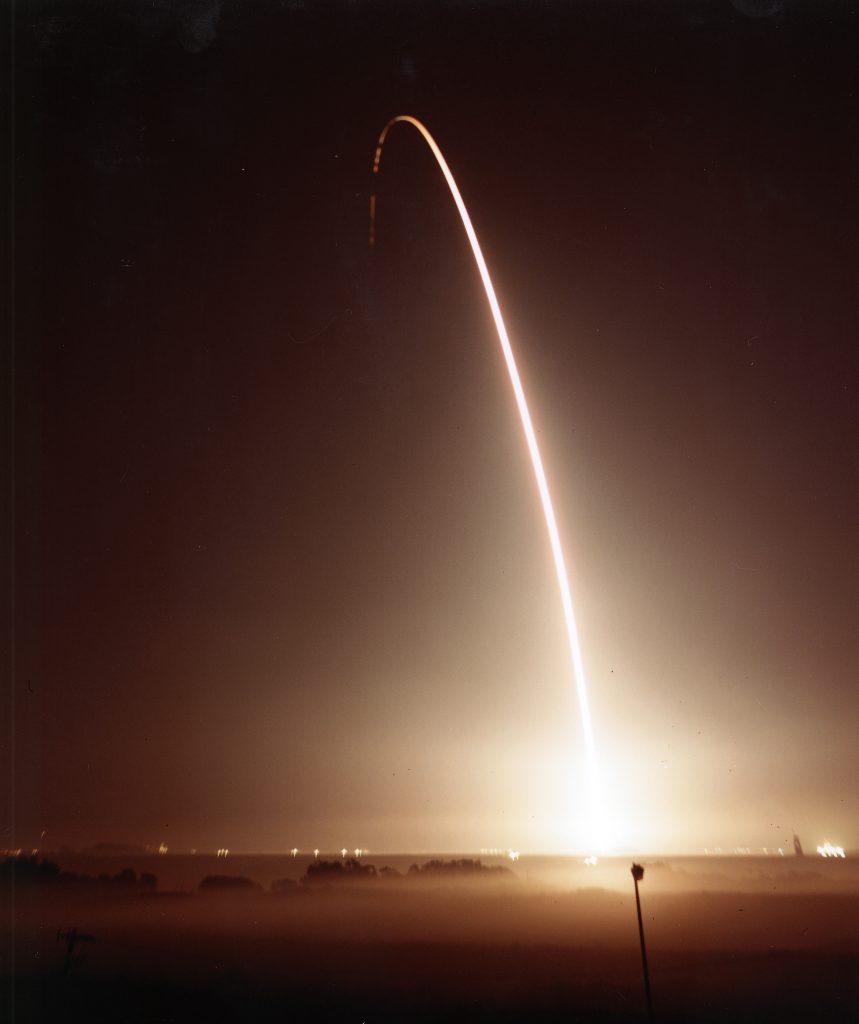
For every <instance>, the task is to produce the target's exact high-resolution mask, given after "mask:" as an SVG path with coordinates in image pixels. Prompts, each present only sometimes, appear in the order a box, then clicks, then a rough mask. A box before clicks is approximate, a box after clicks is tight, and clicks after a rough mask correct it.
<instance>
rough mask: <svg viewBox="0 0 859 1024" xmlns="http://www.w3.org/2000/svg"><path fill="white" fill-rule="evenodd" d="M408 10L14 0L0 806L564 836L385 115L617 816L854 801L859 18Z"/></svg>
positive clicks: (231, 833) (485, 458) (233, 842)
mask: <svg viewBox="0 0 859 1024" xmlns="http://www.w3.org/2000/svg"><path fill="white" fill-rule="evenodd" d="M397 11H398V9H397V8H393V7H392V8H386V7H382V6H379V5H373V4H365V3H352V4H348V5H347V4H342V5H340V4H311V3H307V4H302V3H300V2H294V3H293V2H286V3H282V4H250V3H244V4H239V3H233V4H230V3H224V4H223V6H221V5H220V4H219V3H218V2H217V0H198V2H196V3H193V2H189V3H187V4H171V3H168V2H166V0H159V2H156V3H154V4H151V3H136V2H131V3H126V4H110V3H83V2H75V3H71V4H68V3H62V4H60V3H31V4H26V5H23V4H20V5H18V11H17V15H16V22H17V24H16V68H17V72H16V87H17V132H16V163H15V168H16V224H17V228H16V240H17V250H16V264H15V266H16V299H17V332H16V337H15V353H16V361H15V403H16V432H15V452H16V472H15V485H14V495H15V509H16V524H17V532H16V536H15V546H16V554H17V557H16V564H15V573H16V575H15V595H16V603H15V619H14V628H15V639H16V655H15V657H16V675H15V679H14V683H13V688H14V698H15V699H14V740H15V754H14V756H15V779H16V797H17V804H16V811H15V814H16V832H15V834H14V835H13V836H12V841H13V842H14V843H15V844H16V845H23V846H27V847H29V846H35V845H42V846H48V847H52V848H56V847H57V846H59V845H61V844H69V845H72V846H85V845H87V844H90V843H94V842H99V841H117V842H119V841H122V842H132V843H140V844H143V843H151V844H156V845H157V844H158V843H159V842H165V843H167V844H169V845H170V846H171V847H172V848H173V849H186V848H192V847H194V848H200V849H203V848H215V847H219V846H229V847H231V848H234V849H245V850H275V849H288V848H289V847H291V846H293V845H298V846H300V847H303V848H312V847H313V846H319V847H321V848H323V849H332V848H339V847H340V846H341V845H344V844H345V845H347V846H349V847H352V846H358V845H360V846H365V847H370V848H371V849H373V848H375V849H377V850H382V849H385V850H395V849H409V850H420V849H436V850H439V849H446V850H471V849H478V848H480V847H484V846H513V847H516V848H521V849H523V850H525V849H530V850H560V849H565V848H576V849H581V848H585V847H586V846H587V841H588V839H587V836H586V835H584V834H583V829H582V826H581V821H582V817H581V815H582V808H583V803H582V800H583V775H582V773H583V763H584V762H583V753H582V741H581V731H580V725H579V720H578V712H577V708H576V704H575V700H574V695H573V691H572V686H571V682H570V676H569V670H568V667H567V661H566V648H565V637H564V632H563V622H562V618H561V612H560V606H559V603H558V598H557V591H556V586H555V581H554V577H553V571H552V566H551V560H550V556H549V549H548V545H547V542H546V539H545V533H544V528H543V524H542V520H541V516H540V510H539V504H538V501H537V495H536V490H535V488H534V486H533V483H532V477H531V472H530V467H529V465H528V462H527V456H526V452H525V449H524V445H523V443H522V440H521V437H520V433H519V427H518V424H517V421H516V417H515V408H514V406H513V402H512V398H511V396H510V393H509V385H508V383H507V380H506V376H505V371H504V367H503V362H502V360H501V356H500V352H499V350H498V346H497V341H496V340H495V337H494V334H493V332H492V328H491V322H490V320H489V317H488V314H487V311H486V308H485V305H484V303H483V299H482V293H481V291H480V284H479V279H478V278H477V275H476V272H475V271H474V269H473V267H472V265H471V260H470V254H469V251H468V249H467V246H466V243H465V240H464V237H463V235H462V232H461V229H460V227H459V225H458V221H457V218H456V214H455V211H454V210H453V207H452V204H451V202H450V199H449V196H448V194H447V191H446V189H445V186H444V183H443V181H442V179H441V176H440V174H439V172H438V170H437V168H436V166H435V164H434V161H433V160H432V157H431V154H430V153H429V151H428V150H427V149H426V147H425V146H424V144H423V143H422V142H421V140H420V138H419V137H418V135H417V133H415V132H414V131H412V130H411V129H408V128H403V127H399V128H397V129H396V130H395V131H394V132H393V133H392V135H391V136H390V138H389V142H388V144H387V147H386V151H385V161H384V164H383V170H382V174H381V179H380V182H379V185H380V191H379V224H378V232H379V233H378V244H377V249H376V251H375V254H374V256H373V258H372V259H371V257H370V253H369V251H368V249H367V243H366V232H367V198H368V193H369V185H370V182H369V168H370V162H371V160H372V155H373V148H374V145H375V140H376V137H377V135H378V133H379V131H380V130H381V128H382V126H383V125H384V123H385V122H386V121H387V120H388V118H389V117H391V116H392V115H394V114H398V113H410V114H414V115H416V116H418V117H420V118H422V119H423V120H424V121H425V122H426V124H427V125H428V126H429V128H430V130H431V131H432V132H433V133H434V134H435V136H436V138H437V140H438V142H439V144H440V145H441V147H442V149H443V150H444V152H445V154H446V156H447V159H448V161H449V163H450V165H451V168H452V170H453V172H454V174H455V175H456V176H457V178H458V181H459V185H460V188H461V190H462V192H463V195H464V198H465V201H466V203H467V204H468V205H469V208H470V210H471V214H472V217H473V219H474V222H475V226H476V228H477V231H478V233H479V234H480V236H481V241H482V243H483V246H484V250H485V253H486V257H487V260H488V263H489V266H490V270H491V272H492V273H493V275H494V278H495V283H496V287H497V290H498V293H499V297H500V300H501V303H502V307H503V309H504V311H505V315H506V316H507V319H508V326H509V328H510V332H511V336H512V340H513V344H514V346H515V348H516V351H517V354H518V358H519V362H520V367H521V371H522V374H523V378H524V382H525V386H526V389H527V390H528V393H529V398H530V401H531V404H532V409H533V413H534V418H535V421H536V425H537V427H538V431H539V436H540V442H541V445H542V447H543V452H544V457H545V460H546V464H547V471H548V474H549V479H550V483H551V486H552V488H553V493H554V497H555V502H556V506H557V511H558V517H559V525H560V529H561V533H562V537H563V542H564V545H565V548H566V550H567V554H568V559H569V563H570V571H571V580H572V586H573V596H574V600H575V601H576V606H577V614H578V617H579V624H580V629H581V634H582V643H583V648H584V653H585V662H586V665H587V669H588V673H589V677H590V689H591V698H592V703H593V714H594V725H595V731H596V739H597V744H598V751H599V757H600V763H601V768H602V774H603V787H604V792H605V798H606V808H607V815H608V817H609V818H610V819H611V821H612V822H613V830H614V841H615V842H616V843H618V844H619V845H623V846H627V847H634V848H638V849H643V850H653V851H657V850H658V851H688V852H699V851H701V850H703V849H704V848H705V847H710V848H713V847H716V846H720V847H722V848H724V849H726V850H727V849H732V848H734V847H738V846H739V847H746V846H748V847H761V846H766V847H769V848H773V847H777V846H779V845H780V844H783V843H784V842H785V841H786V840H788V839H789V838H790V835H791V834H792V831H793V830H794V829H797V830H798V831H799V832H800V834H801V835H802V836H803V838H804V840H805V842H806V845H816V844H817V843H819V842H822V841H823V840H824V838H828V839H830V840H831V841H832V842H840V843H842V844H844V845H851V844H852V845H854V846H855V845H857V844H859V824H858V823H859V797H857V787H856V782H857V778H859V753H858V752H857V751H859V747H857V744H856V726H857V717H858V716H857V713H859V688H857V685H856V684H857V673H856V665H857V653H859V651H857V635H859V631H857V629H856V611H857V598H858V597H859V593H857V591H859V566H857V536H856V528H855V524H856V521H857V518H856V517H857V501H856V498H857V476H856V471H857V457H856V452H857V445H856V442H857V432H856V383H857V378H856V370H857V346H856V338H857V323H858V322H859V316H857V313H859V308H857V307H858V306H859V303H857V295H859V290H857V283H859V282H857V227H859V217H857V213H859V210H857V205H859V200H857V175H859V147H857V141H859V140H857V117H856V114H857V111H856V96H857V84H859V83H857V72H856V62H855V47H854V46H853V45H852V39H853V38H855V35H854V33H855V29H856V21H857V17H859V15H857V14H856V13H855V11H854V9H853V7H852V5H849V4H837V5H836V4H816V5H811V4H800V3H792V2H789V0H784V2H780V0H735V3H734V4H731V3H727V2H726V3H712V4H703V3H694V2H690V3H677V4H663V5H656V4H654V5H650V4H639V3H628V4H623V3H616V4H601V3H600V4H597V3H563V4H562V3H548V4H547V3H540V4H537V3H518V4H512V3H510V4H505V3H477V4H454V3H451V4H422V3H414V4H403V5H400V7H399V13H397ZM6 720H7V721H8V716H7V719H6ZM43 830H45V833H46V834H45V837H44V838H42V839H41V840H40V834H41V832H42V831H43Z"/></svg>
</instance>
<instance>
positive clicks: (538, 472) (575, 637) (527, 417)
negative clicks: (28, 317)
mask: <svg viewBox="0 0 859 1024" xmlns="http://www.w3.org/2000/svg"><path fill="white" fill-rule="evenodd" d="M400 122H402V123H403V124H410V125H412V126H413V127H414V128H416V129H417V130H418V131H419V132H420V133H421V135H422V136H423V138H424V141H425V142H426V143H427V145H428V146H429V148H430V149H431V150H432V154H433V156H434V157H435V158H436V161H437V162H438V165H439V167H440V168H441V172H442V174H443V175H444V179H445V181H446V182H447V186H448V188H449V189H450V193H451V195H452V196H453V201H454V203H455V204H456V208H457V210H458V211H459V216H460V219H461V220H462V225H463V227H464V228H465V233H466V235H467V236H468V241H469V244H470V245H471V251H472V253H473V255H474V260H475V263H476V264H477V269H478V270H479V271H480V278H481V280H482V282H483V289H484V291H485V292H486V299H487V302H488V303H489V308H490V311H491V313H492V319H493V321H494V322H495V330H496V332H497V334H498V340H499V342H500V343H501V349H502V351H503V353H504V361H505V363H506V364H507V372H508V374H509V376H510V383H511V384H512V386H513V394H514V395H515V397H516V406H517V408H518V410H519V418H520V420H521V422H522V429H523V431H524V433H525V441H526V443H527V445H528V453H529V455H530V456H531V465H532V466H533V469H534V476H535V477H536V480H537V489H538V491H539V492H540V502H541V504H542V506H543V516H544V518H545V520H546V529H547V531H548V534H549V543H550V544H551V548H552V558H553V560H554V563H555V574H556V576H557V579H558V589H559V591H560V594H561V606H562V608H563V612H564V623H565V625H566V630H567V642H568V645H569V651H570V661H571V664H572V669H573V678H574V681H575V686H576V695H577V697H578V703H579V712H580V715H581V722H582V732H583V734H584V741H585V755H586V763H587V773H588V782H589V794H588V795H589V804H590V807H589V810H590V822H589V825H590V827H589V830H588V831H589V833H590V835H591V836H592V840H593V844H594V847H595V848H596V849H598V850H601V849H602V848H603V844H604V842H605V836H604V829H603V824H602V801H601V800H600V787H599V774H598V770H597V756H596V745H595V743H594V736H593V726H592V723H591V712H590V703H589V701H588V692H587V679H586V676H585V666H584V662H583V660H582V652H581V645H580V643H579V634H578V629H577V627H576V617H575V613H574V611H573V600H572V597H571V595H570V584H569V580H568V578H567V567H566V563H565V561H564V552H563V548H562V546H561V538H560V535H559V534H558V527H557V523H556V521H555V511H554V508H553V506H552V498H551V496H550V494H549V485H548V482H547V481H546V473H545V471H544V469H543V460H542V458H541V457H540V449H539V447H538V445H537V437H536V434H535V433H534V427H533V424H532V423H531V414H530V412H529V410H528V403H527V401H526V399H525V392H524V390H523V388H522V382H521V380H520V378H519V370H518V369H517V366H516V360H515V359H514V357H513V349H512V347H511V345H510V339H509V337H508V335H507V328H506V327H505V325H504V318H503V317H502V315H501V308H500V307H499V305H498V299H497V298H496V297H495V289H494V287H493V286H492V279H491V278H490V276H489V270H488V269H487V266H486V261H485V260H484V258H483V252H482V251H481V248H480V243H479V242H478V240H477V234H476V232H475V230H474V227H473V225H472V223H471V218H470V217H469V215H468V210H467V209H466V207H465V203H464V202H463V199H462V196H461V195H460V193H459V188H458V187H457V184H456V181H455V180H454V177H453V174H451V171H450V168H449V167H448V166H447V161H446V160H445V158H444V156H443V155H442V152H441V150H440V149H439V147H438V145H437V143H436V141H435V139H434V138H433V137H432V135H431V134H430V133H429V131H428V130H427V128H426V127H425V126H424V125H423V124H422V123H421V122H420V121H419V120H418V119H417V118H415V117H411V116H409V115H408V114H400V115H398V116H397V117H393V118H391V120H390V121H388V123H387V124H386V125H385V127H384V128H383V129H382V134H381V135H380V136H379V141H378V143H377V145H376V155H375V157H374V159H373V175H374V178H375V175H377V174H378V173H379V164H380V162H381V159H382V147H383V145H384V144H385V138H386V137H387V134H388V132H389V131H390V129H391V128H392V127H393V126H394V125H395V124H398V123H400ZM375 237H376V196H375V191H374V194H373V195H371V196H370V245H371V246H372V245H373V244H374V242H375Z"/></svg>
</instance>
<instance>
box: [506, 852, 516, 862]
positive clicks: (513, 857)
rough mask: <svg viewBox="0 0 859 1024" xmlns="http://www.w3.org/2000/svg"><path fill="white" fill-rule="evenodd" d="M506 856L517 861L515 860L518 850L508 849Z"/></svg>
mask: <svg viewBox="0 0 859 1024" xmlns="http://www.w3.org/2000/svg"><path fill="white" fill-rule="evenodd" d="M507 856H508V857H509V858H510V860H512V861H517V860H519V851H518V850H508V851H507Z"/></svg>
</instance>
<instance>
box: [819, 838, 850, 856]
mask: <svg viewBox="0 0 859 1024" xmlns="http://www.w3.org/2000/svg"><path fill="white" fill-rule="evenodd" d="M817 852H818V853H819V854H820V856H821V857H844V856H846V855H845V853H844V847H843V846H833V845H832V843H830V842H829V840H827V841H826V842H825V843H824V844H823V846H818V847H817Z"/></svg>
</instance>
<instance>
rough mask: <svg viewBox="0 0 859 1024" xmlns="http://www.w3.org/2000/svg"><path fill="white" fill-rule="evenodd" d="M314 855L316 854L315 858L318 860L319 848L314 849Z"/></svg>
mask: <svg viewBox="0 0 859 1024" xmlns="http://www.w3.org/2000/svg"><path fill="white" fill-rule="evenodd" d="M313 856H314V858H315V859H316V860H319V850H318V849H316V850H314V851H313Z"/></svg>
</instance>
